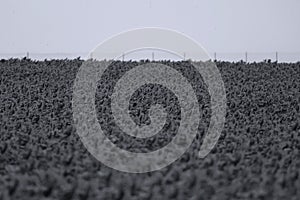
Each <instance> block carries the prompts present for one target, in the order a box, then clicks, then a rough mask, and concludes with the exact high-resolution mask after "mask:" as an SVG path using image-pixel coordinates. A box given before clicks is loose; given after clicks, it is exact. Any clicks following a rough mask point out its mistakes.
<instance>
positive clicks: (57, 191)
mask: <svg viewBox="0 0 300 200" xmlns="http://www.w3.org/2000/svg"><path fill="white" fill-rule="evenodd" d="M82 62H83V61H82V60H80V59H76V60H51V61H39V62H38V61H31V60H26V59H23V60H18V59H10V60H1V61H0V133H1V134H0V141H1V143H0V199H33V200H34V199H37V200H41V199H64V200H67V199H80V200H85V199H130V200H135V199H155V200H157V199H180V200H182V199H193V200H194V199H195V200H196V199H222V200H226V199H295V200H296V199H300V190H299V189H300V177H299V173H300V112H299V107H300V63H295V64H277V63H271V62H262V63H252V64H246V63H243V62H238V63H229V62H217V63H216V64H217V66H218V68H219V70H220V72H221V75H222V77H223V80H224V83H225V87H226V94H227V106H228V108H227V115H226V123H225V127H224V130H223V132H222V135H221V138H220V140H219V141H218V143H217V145H216V146H215V148H214V149H213V151H212V152H211V153H210V154H209V155H208V156H207V157H206V158H204V159H198V158H197V151H198V149H199V144H200V141H201V138H202V136H203V133H204V131H205V129H206V128H207V124H208V122H209V116H210V111H209V110H210V109H209V102H208V101H207V99H209V98H207V95H205V94H206V92H205V91H204V90H203V91H202V90H201V88H204V89H205V86H203V83H202V82H201V80H200V79H199V88H200V89H199V91H200V93H201V91H202V92H203V93H201V94H200V93H197V95H198V99H200V100H201V102H202V104H203V105H202V106H201V109H202V111H203V116H204V118H203V120H202V123H201V125H200V127H199V132H200V134H198V136H197V137H196V140H195V142H194V143H193V144H192V146H191V148H190V149H189V151H187V152H186V153H185V154H184V155H183V156H182V157H181V158H180V159H179V160H177V161H176V162H174V163H173V164H172V165H170V166H168V167H166V168H164V169H162V170H160V171H156V172H150V173H145V174H128V173H122V172H118V171H116V170H113V169H110V168H108V167H106V166H104V165H102V164H101V163H100V162H99V161H97V160H96V159H95V158H93V157H92V156H91V155H90V154H89V152H87V151H86V149H85V147H84V146H83V144H82V143H81V141H80V139H79V137H78V136H77V134H76V132H75V131H76V130H75V128H74V126H73V119H72V106H71V103H72V86H73V82H74V79H75V77H76V72H77V70H78V69H79V67H80V65H81V64H82ZM137 64H138V63H135V62H128V63H122V62H118V63H115V65H116V66H117V65H123V66H124V67H126V66H127V67H129V68H130V66H135V65H137ZM164 64H168V65H171V66H174V67H175V68H176V67H178V68H180V67H183V66H185V65H187V64H186V63H185V62H181V63H180V62H177V63H173V62H164ZM112 70H113V69H112ZM190 78H191V79H193V78H195V79H196V78H197V77H194V75H193V74H191V75H190ZM201 85H202V86H201ZM153 87H155V86H150V88H149V87H148V88H147V87H145V88H142V89H141V91H142V90H150V89H151V88H152V89H153ZM165 92H168V91H165ZM140 93H142V92H139V91H137V93H136V97H137V98H136V99H137V101H138V102H139V104H141V105H143V102H141V101H140V100H139V98H138V97H139V96H140V95H141V94H140ZM98 94H101V87H99V90H98ZM96 96H97V95H96ZM205 96H206V97H205ZM172 98H173V99H174V97H172V95H170V98H169V99H168V100H170V101H171V102H174V104H171V105H173V106H175V107H176V106H178V105H177V104H176V100H174V101H173V100H172ZM157 101H160V100H159V99H157ZM96 102H97V99H96ZM99 102H100V101H99ZM99 102H98V103H99ZM201 102H200V103H201ZM133 103H134V102H132V103H131V105H133ZM97 107H98V108H100V107H101V106H99V105H98V104H97ZM133 107H134V106H133ZM141 109H142V108H141ZM99 110H101V109H99ZM142 111H143V109H142ZM99 112H100V111H99ZM134 113H138V111H137V110H135V109H134V108H133V109H132V115H133V119H135V121H136V122H137V123H145V124H147V123H149V120H148V119H147V117H146V118H143V117H142V118H139V115H135V114H134ZM176 113H178V112H176V109H175V110H173V115H171V116H172V118H170V120H169V122H170V126H176V123H177V121H176V120H178V119H180V117H179V118H178V116H177V115H176ZM100 114H101V113H100ZM144 115H145V116H147V112H146V111H145V113H144ZM144 115H143V116H144ZM98 116H99V115H98ZM176 116H177V117H176ZM171 119H173V121H172V120H171ZM172 123H173V124H172ZM113 134H114V133H111V135H109V133H108V135H109V137H110V139H111V140H113V141H114V142H115V143H118V142H120V141H119V140H120V138H115V137H114V136H113ZM169 136H170V137H171V136H172V134H170V135H169ZM161 137H162V140H161ZM121 141H122V140H121ZM166 141H169V139H168V137H167V136H166V138H165V139H164V138H163V136H160V138H156V139H155V140H154V141H151V142H152V143H151V142H150V144H152V145H148V146H147V145H144V146H143V145H142V147H143V148H148V149H147V150H148V151H149V148H150V150H153V149H151V148H154V147H153V144H155V145H158V146H159V145H165V143H166ZM134 142H136V141H133V143H134ZM142 142H143V141H142ZM148 143H149V141H148ZM127 144H128V143H127ZM124 145H125V146H124ZM119 146H120V147H123V148H126V149H127V150H132V151H139V150H141V149H140V148H141V146H139V145H138V144H136V145H131V146H126V143H125V144H124V143H123V144H119ZM151 146H152V147H151ZM154 149H156V148H154ZM144 150H145V149H143V151H144ZM145 151H146V150H145Z"/></svg>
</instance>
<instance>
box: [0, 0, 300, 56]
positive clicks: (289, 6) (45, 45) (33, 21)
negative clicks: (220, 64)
mask: <svg viewBox="0 0 300 200" xmlns="http://www.w3.org/2000/svg"><path fill="white" fill-rule="evenodd" d="M0 23H1V30H0V34H1V37H0V53H17V52H27V51H29V52H36V53H51V52H66V53H73V52H89V51H90V50H91V49H93V48H94V47H95V46H96V45H97V44H99V43H100V42H102V41H103V40H105V39H107V38H108V37H110V36H112V35H115V34H117V33H119V32H121V31H125V30H129V29H132V28H141V27H162V28H168V29H174V30H177V31H179V32H182V33H184V34H187V35H188V36H190V37H192V38H194V39H195V40H196V41H198V42H199V43H200V44H202V46H203V47H205V48H206V49H207V51H208V52H215V51H216V52H244V51H249V52H274V51H281V52H300V39H299V37H300V1H299V0H204V1H202V0H119V1H117V0H48V1H46V0H26V1H25V0H24V1H23V0H1V1H0Z"/></svg>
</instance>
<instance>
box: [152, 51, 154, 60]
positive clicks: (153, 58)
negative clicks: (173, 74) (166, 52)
mask: <svg viewBox="0 0 300 200" xmlns="http://www.w3.org/2000/svg"><path fill="white" fill-rule="evenodd" d="M152 61H154V52H152Z"/></svg>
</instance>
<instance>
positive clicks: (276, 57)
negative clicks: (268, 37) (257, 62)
mask: <svg viewBox="0 0 300 200" xmlns="http://www.w3.org/2000/svg"><path fill="white" fill-rule="evenodd" d="M276 62H278V52H277V51H276Z"/></svg>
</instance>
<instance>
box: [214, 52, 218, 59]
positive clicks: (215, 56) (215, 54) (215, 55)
mask: <svg viewBox="0 0 300 200" xmlns="http://www.w3.org/2000/svg"><path fill="white" fill-rule="evenodd" d="M214 58H215V61H216V60H217V52H215V53H214Z"/></svg>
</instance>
